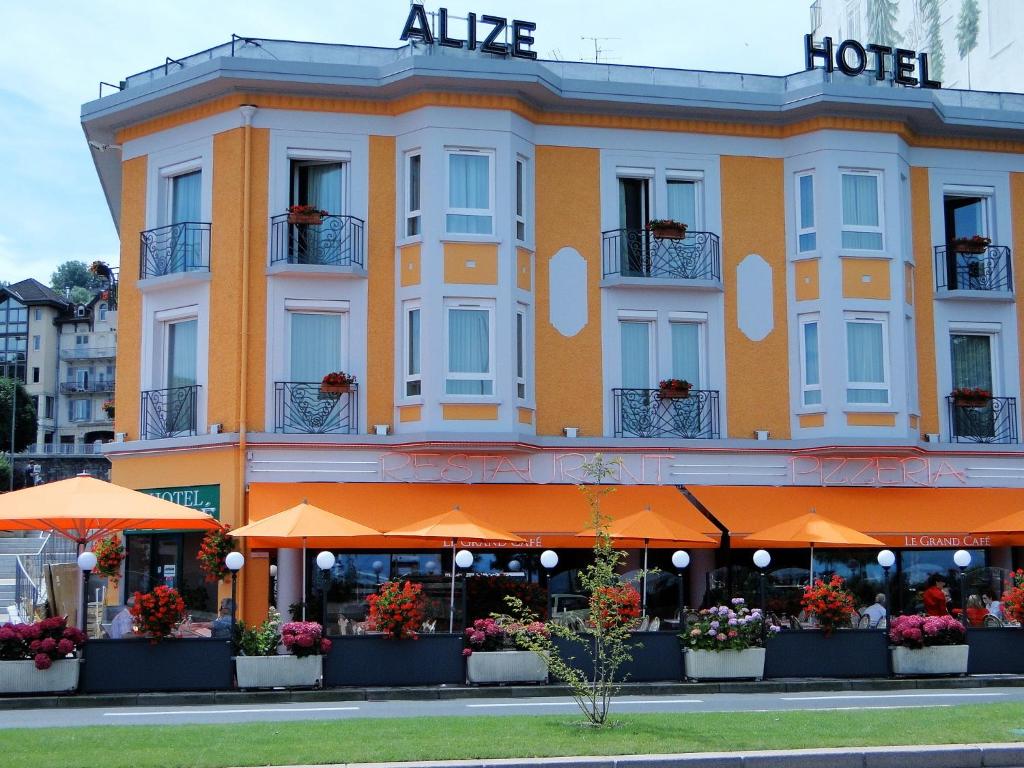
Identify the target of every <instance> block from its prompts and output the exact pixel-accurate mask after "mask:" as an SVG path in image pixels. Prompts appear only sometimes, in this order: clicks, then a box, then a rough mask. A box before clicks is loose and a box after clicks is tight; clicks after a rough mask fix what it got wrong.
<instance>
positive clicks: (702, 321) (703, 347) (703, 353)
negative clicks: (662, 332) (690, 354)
mask: <svg viewBox="0 0 1024 768" xmlns="http://www.w3.org/2000/svg"><path fill="white" fill-rule="evenodd" d="M673 315H697V316H698V317H693V318H682V317H673ZM673 325H696V326H697V380H696V381H691V382H690V383H691V384H693V385H694V387H695V388H696V389H710V387H709V386H708V343H707V338H708V321H707V315H706V314H705V313H703V312H670V313H669V318H668V366H669V367H668V374H667V375H666V376H656V377H655V378H656V379H657V380H658V381H661V380H662V379H672V378H676V375H675V371H674V370H672V368H673V360H672V326H673Z"/></svg>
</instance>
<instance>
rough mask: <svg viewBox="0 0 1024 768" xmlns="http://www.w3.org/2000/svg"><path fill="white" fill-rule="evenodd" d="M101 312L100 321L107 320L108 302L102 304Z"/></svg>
mask: <svg viewBox="0 0 1024 768" xmlns="http://www.w3.org/2000/svg"><path fill="white" fill-rule="evenodd" d="M99 312H100V320H106V319H107V304H106V302H104V303H102V304H100V307H99Z"/></svg>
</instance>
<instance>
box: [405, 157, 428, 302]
mask: <svg viewBox="0 0 1024 768" xmlns="http://www.w3.org/2000/svg"><path fill="white" fill-rule="evenodd" d="M414 157H417V158H419V161H420V175H419V195H418V197H419V204H420V207H419V208H416V209H413V208H410V205H411V200H410V198H411V195H412V159H413V158H414ZM404 168H405V195H404V198H405V199H404V201H403V208H404V210H405V228H404V230H403V232H402V238H403V239H416V238H422V237H423V152H422V151H421V150H419V149H414V150H411V151H409V152H406V153H405V159H404ZM414 220H415V222H416V229H417V230H418V231H417V232H415V233H411V232H409V225H410V224H411V223H412V222H413V221H414ZM420 319H421V320H422V315H421V316H420Z"/></svg>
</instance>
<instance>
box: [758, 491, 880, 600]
mask: <svg viewBox="0 0 1024 768" xmlns="http://www.w3.org/2000/svg"><path fill="white" fill-rule="evenodd" d="M744 540H745V541H759V542H760V541H763V542H776V543H787V544H809V545H810V547H811V583H812V584H813V583H814V545H815V544H827V545H829V546H832V547H884V546H885V544H884V543H883V542H881V541H879V540H878V539H876V538H874V537H872V536H868V535H867V534H866V533H861V532H860V531H858V530H855V529H853V528H850V527H849V526H847V525H843V524H842V523H837V522H836V521H835V520H832V519H830V518H828V517H825V516H824V515H819V514H818V513H817V511H815V510H814V509H813V508H812V509H811V511H810V512H808V513H806V514H803V515H799V516H798V517H794V518H791V519H789V520H784V521H783V522H781V523H776V524H775V525H770V526H768V527H767V528H762V529H761V530H760V531H754V532H753V533H751V534H750V535H749V536H746V537H744Z"/></svg>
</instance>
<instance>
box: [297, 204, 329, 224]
mask: <svg viewBox="0 0 1024 768" xmlns="http://www.w3.org/2000/svg"><path fill="white" fill-rule="evenodd" d="M328 215H329V214H328V213H327V211H324V210H321V209H319V208H317V207H316V206H315V205H289V206H288V223H289V224H311V225H313V226H319V225H320V224H322V223H323V220H324V216H328Z"/></svg>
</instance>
